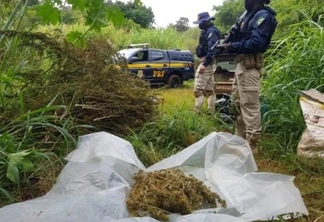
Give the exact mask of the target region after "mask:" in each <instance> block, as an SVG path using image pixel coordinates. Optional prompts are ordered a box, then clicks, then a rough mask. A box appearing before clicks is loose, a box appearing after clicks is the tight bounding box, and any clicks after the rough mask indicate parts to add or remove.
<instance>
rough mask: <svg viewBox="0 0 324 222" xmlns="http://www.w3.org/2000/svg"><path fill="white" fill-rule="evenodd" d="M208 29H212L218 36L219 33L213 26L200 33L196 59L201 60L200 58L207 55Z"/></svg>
mask: <svg viewBox="0 0 324 222" xmlns="http://www.w3.org/2000/svg"><path fill="white" fill-rule="evenodd" d="M210 29H214V30H215V31H216V33H218V35H219V31H218V29H217V28H216V27H215V26H211V27H209V28H207V29H204V30H202V31H201V32H200V36H199V44H198V46H197V48H196V55H197V57H198V58H201V57H204V56H206V55H207V52H208V40H207V32H208V30H210ZM218 38H220V36H218Z"/></svg>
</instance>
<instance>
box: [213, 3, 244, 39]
mask: <svg viewBox="0 0 324 222" xmlns="http://www.w3.org/2000/svg"><path fill="white" fill-rule="evenodd" d="M214 10H215V11H216V15H215V21H214V23H215V25H216V27H217V28H218V29H219V30H220V31H221V32H222V33H227V32H228V31H229V29H230V28H231V26H232V25H233V24H235V22H236V21H237V19H238V18H239V16H241V14H242V13H243V12H244V10H245V9H244V5H243V1H242V0H225V1H224V2H223V4H222V5H221V6H215V7H214Z"/></svg>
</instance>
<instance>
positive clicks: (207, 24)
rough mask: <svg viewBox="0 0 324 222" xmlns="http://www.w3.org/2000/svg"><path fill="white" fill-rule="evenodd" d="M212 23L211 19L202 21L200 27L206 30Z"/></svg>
mask: <svg viewBox="0 0 324 222" xmlns="http://www.w3.org/2000/svg"><path fill="white" fill-rule="evenodd" d="M210 25H211V22H210V21H202V22H201V23H200V24H199V28H200V29H202V30H205V29H207V28H208V27H209V26H210Z"/></svg>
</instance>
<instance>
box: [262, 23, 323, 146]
mask: <svg viewBox="0 0 324 222" xmlns="http://www.w3.org/2000/svg"><path fill="white" fill-rule="evenodd" d="M323 31H324V30H323V27H322V26H320V25H318V24H317V23H314V22H313V21H312V20H308V21H304V22H301V23H299V24H295V29H294V30H293V31H292V32H291V33H290V34H289V36H287V37H286V38H285V39H283V40H281V41H278V42H277V43H276V47H274V48H273V49H271V50H270V51H269V53H268V56H267V61H266V63H267V64H269V65H268V66H267V70H266V74H267V75H266V76H265V77H264V78H263V88H262V94H263V96H264V99H265V100H266V102H267V103H268V104H269V105H270V111H269V112H268V113H267V114H266V119H267V121H266V123H265V125H264V131H265V132H266V133H269V134H271V137H273V138H275V144H274V147H273V148H274V149H276V150H277V151H281V152H285V151H286V150H291V151H294V150H295V148H296V146H297V144H298V141H299V138H300V135H301V133H302V132H303V129H304V127H305V126H304V120H303V116H302V114H301V110H300V107H299V102H298V99H299V94H300V91H301V90H308V89H311V88H316V89H318V90H319V91H321V92H324V78H323V76H324V75H323V74H324V32H323ZM267 147H269V146H267Z"/></svg>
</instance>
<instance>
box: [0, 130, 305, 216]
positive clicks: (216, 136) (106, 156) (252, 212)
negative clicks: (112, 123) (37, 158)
mask: <svg viewBox="0 0 324 222" xmlns="http://www.w3.org/2000/svg"><path fill="white" fill-rule="evenodd" d="M66 159H67V160H68V161H69V162H68V163H67V165H66V166H65V168H64V169H63V170H62V172H61V174H60V176H59V177H58V180H57V183H56V184H55V185H54V187H53V188H52V189H51V190H50V191H49V192H48V193H47V194H46V195H45V196H43V197H40V198H37V199H34V200H30V201H26V202H22V203H16V204H12V205H9V206H5V207H3V208H1V209H0V222H8V221H10V222H74V221H78V222H110V221H113V222H154V221H157V220H155V219H153V218H150V217H143V218H131V217H129V214H128V211H127V208H126V198H127V194H128V192H129V190H130V189H131V185H132V183H133V176H134V174H135V173H136V172H137V171H138V170H139V169H143V170H146V171H154V170H161V169H166V168H171V167H175V168H178V169H180V170H182V171H183V172H185V173H188V174H192V175H194V176H195V177H196V178H198V179H199V180H201V181H204V183H205V184H206V185H207V186H208V187H210V189H211V190H212V191H214V192H217V193H218V194H220V196H221V198H223V199H225V200H226V202H227V208H226V209H219V208H217V209H201V210H198V211H194V212H193V213H192V214H189V215H183V216H182V215H177V214H172V215H170V221H176V222H196V221H200V222H247V221H255V220H267V219H268V218H273V217H275V216H277V215H282V214H287V213H300V214H305V215H307V214H308V212H307V209H306V208H305V205H304V203H303V200H302V198H301V195H300V193H299V191H298V189H297V188H296V187H295V186H294V184H293V179H294V178H293V177H291V176H285V175H281V174H274V173H257V172H255V171H256V170H257V166H256V164H255V161H254V158H253V155H252V153H251V149H250V147H249V145H248V143H247V142H246V141H245V140H243V139H241V138H240V137H237V136H233V135H231V134H228V133H216V132H213V133H210V134H209V135H208V136H206V137H205V138H203V139H202V140H200V141H198V142H197V143H195V144H193V145H191V146H189V147H188V148H186V149H184V150H183V151H181V152H179V153H177V154H175V155H173V156H171V157H169V158H167V159H164V160H162V161H160V162H159V163H157V164H155V165H153V166H151V167H149V168H147V169H145V167H144V165H143V164H142V163H141V161H140V160H139V159H138V157H137V156H136V154H135V152H134V149H133V147H132V145H131V144H130V143H129V142H127V141H125V140H123V139H121V138H119V137H116V136H114V135H111V134H108V133H105V132H99V133H94V134H89V135H85V136H82V137H80V138H79V142H78V147H77V149H76V150H75V151H73V152H72V153H71V154H70V155H68V157H67V158H66Z"/></svg>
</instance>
